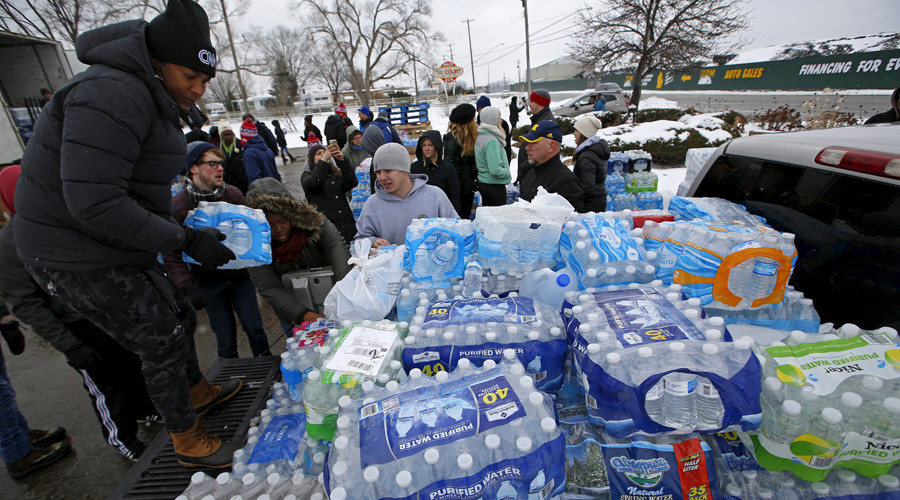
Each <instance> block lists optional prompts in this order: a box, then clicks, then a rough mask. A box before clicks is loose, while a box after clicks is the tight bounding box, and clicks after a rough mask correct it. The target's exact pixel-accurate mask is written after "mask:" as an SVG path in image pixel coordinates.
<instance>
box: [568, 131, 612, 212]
mask: <svg viewBox="0 0 900 500" xmlns="http://www.w3.org/2000/svg"><path fill="white" fill-rule="evenodd" d="M602 127H603V123H602V122H601V121H600V119H599V118H597V117H596V116H594V115H584V116H582V117H581V118H579V119H578V121H576V122H575V168H574V170H573V171H574V172H575V177H577V178H578V182H579V184H581V189H583V190H584V208H582V209H581V212H605V211H606V162H607V161H608V160H609V144H607V143H606V141H605V140H603V138H601V137H600V136H598V135H596V134H597V131H598V130H600V129H601V128H602Z"/></svg>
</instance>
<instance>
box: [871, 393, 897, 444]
mask: <svg viewBox="0 0 900 500" xmlns="http://www.w3.org/2000/svg"><path fill="white" fill-rule="evenodd" d="M898 420H900V399H898V398H894V397H887V398H884V401H882V403H881V406H880V407H879V408H878V410H877V411H873V412H871V413H870V414H869V416H868V417H867V419H866V425H865V427H866V431H865V433H866V434H867V435H869V436H873V437H876V438H879V439H884V440H889V439H896V438H897V437H900V431H898V430H897V427H896V423H897V421H898Z"/></svg>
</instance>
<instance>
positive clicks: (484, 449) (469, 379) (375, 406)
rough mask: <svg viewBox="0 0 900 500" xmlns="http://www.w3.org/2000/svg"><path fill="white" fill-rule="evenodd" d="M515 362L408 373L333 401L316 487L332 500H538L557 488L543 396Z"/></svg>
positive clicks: (558, 439)
mask: <svg viewBox="0 0 900 500" xmlns="http://www.w3.org/2000/svg"><path fill="white" fill-rule="evenodd" d="M523 371H524V367H523V366H522V365H521V363H519V362H518V361H507V360H504V361H502V362H501V363H500V364H495V363H494V362H493V361H486V362H485V364H484V366H483V367H481V368H478V367H475V366H474V364H472V363H470V362H468V361H467V360H465V359H463V360H460V362H459V364H458V366H457V369H456V371H455V372H453V373H452V374H450V373H448V372H439V373H438V374H437V375H436V376H434V377H426V376H424V375H423V374H422V372H421V371H420V370H418V369H413V370H412V371H410V374H409V379H408V380H407V381H406V382H405V383H403V384H397V383H396V382H390V383H389V384H388V385H387V386H385V387H384V388H383V389H381V388H378V389H374V390H371V391H366V392H364V393H363V394H362V397H363V399H362V401H349V398H348V401H347V402H346V403H347V404H346V405H344V404H342V406H341V412H340V416H339V418H338V421H337V428H338V431H337V437H336V438H335V440H334V444H333V445H332V449H331V452H330V453H329V454H328V467H327V472H326V478H325V483H326V485H327V488H328V491H329V495H330V498H331V499H332V500H344V499H346V498H364V499H382V498H385V499H387V498H389V499H414V498H428V499H434V500H439V499H451V498H452V499H459V498H472V499H475V498H480V499H484V500H493V499H512V498H516V499H526V498H527V499H544V498H559V497H560V496H561V495H562V493H563V492H564V491H565V487H566V475H565V439H564V437H563V436H562V433H561V432H560V430H559V428H558V427H557V425H556V419H555V418H554V407H553V402H552V399H551V398H550V396H548V395H547V394H545V393H543V392H541V391H538V390H536V389H535V388H534V384H533V379H532V378H531V377H529V376H527V375H525V374H524V373H523Z"/></svg>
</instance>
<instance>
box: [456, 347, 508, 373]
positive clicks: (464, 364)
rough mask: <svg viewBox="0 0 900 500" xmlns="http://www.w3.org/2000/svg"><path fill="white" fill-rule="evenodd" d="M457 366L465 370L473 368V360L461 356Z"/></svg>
mask: <svg viewBox="0 0 900 500" xmlns="http://www.w3.org/2000/svg"><path fill="white" fill-rule="evenodd" d="M510 350H512V349H510ZM456 367H457V368H462V369H463V370H468V369H469V368H472V362H471V361H470V360H469V358H459V361H457V362H456Z"/></svg>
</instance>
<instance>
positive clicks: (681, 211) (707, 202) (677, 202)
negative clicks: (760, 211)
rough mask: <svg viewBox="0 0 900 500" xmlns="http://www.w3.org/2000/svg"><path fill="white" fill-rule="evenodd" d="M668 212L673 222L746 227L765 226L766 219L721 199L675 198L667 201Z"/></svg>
mask: <svg viewBox="0 0 900 500" xmlns="http://www.w3.org/2000/svg"><path fill="white" fill-rule="evenodd" d="M669 211H670V212H672V213H674V214H675V220H694V219H703V220H708V221H723V222H736V223H739V224H745V225H748V226H765V225H766V219H764V218H762V217H760V216H758V215H753V214H751V213H749V212H747V209H746V208H744V207H743V206H741V205H738V204H737V203H732V202H730V201H728V200H723V199H722V198H687V197H683V196H675V197H673V198H672V199H671V200H669Z"/></svg>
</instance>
